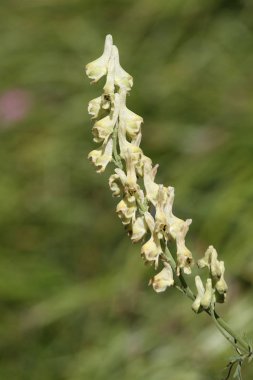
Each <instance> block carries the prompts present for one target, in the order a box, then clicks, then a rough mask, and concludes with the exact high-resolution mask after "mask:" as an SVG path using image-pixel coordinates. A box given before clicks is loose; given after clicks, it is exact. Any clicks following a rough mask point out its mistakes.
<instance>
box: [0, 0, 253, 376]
mask: <svg viewBox="0 0 253 380" xmlns="http://www.w3.org/2000/svg"><path fill="white" fill-rule="evenodd" d="M0 18H1V24H0V36H1V37H0V41H1V43H0V71H1V87H0V173H1V174H0V198H1V206H0V307H1V310H0V351H1V352H0V379H1V380H13V379H15V380H83V379H85V380H86V379H87V380H88V379H94V380H102V379H103V380H104V379H110V380H116V379H119V378H120V379H122V380H123V379H124V380H129V379H140V380H142V379H143V380H144V379H145V380H164V379H171V380H214V379H220V376H221V369H222V368H223V367H224V365H225V363H226V360H227V358H228V356H229V355H231V354H232V350H231V349H230V347H229V346H228V344H227V343H226V342H225V341H224V340H223V338H222V337H221V336H220V335H219V333H218V332H216V329H215V327H214V326H213V325H212V323H211V321H209V319H208V317H207V316H205V315H199V316H196V315H194V314H193V312H191V310H190V303H189V301H188V300H187V299H184V297H182V296H181V295H180V294H179V293H177V292H176V291H175V290H173V289H170V290H168V291H167V292H165V293H163V294H159V295H158V294H155V293H154V292H153V290H152V289H151V288H150V287H147V283H148V280H149V278H150V276H151V275H152V273H153V272H152V269H151V268H149V267H145V266H144V265H143V262H142V260H141V258H140V254H139V251H140V246H139V245H135V246H133V245H132V244H131V242H130V241H129V239H128V238H127V237H126V235H125V232H124V230H123V228H122V226H121V223H120V221H119V220H118V219H117V216H116V214H115V213H114V210H115V204H116V202H115V200H114V199H112V197H111V194H110V191H109V189H108V185H107V181H108V175H109V173H110V169H109V170H108V171H107V172H106V173H105V174H103V175H98V174H96V173H95V171H94V168H93V167H92V166H91V165H90V163H89V162H88V161H87V159H86V157H87V154H88V152H89V151H91V150H92V149H94V143H93V142H92V137H91V125H92V124H91V122H90V120H89V118H88V115H87V103H88V101H89V100H90V99H92V98H94V97H96V96H99V94H100V93H101V86H102V84H101V85H100V84H99V85H97V86H90V85H89V81H88V79H87V78H86V77H85V75H84V65H85V64H86V63H88V62H90V61H92V60H93V59H95V58H97V57H98V56H99V55H101V52H102V49H103V42H104V37H105V35H106V34H107V33H111V34H112V35H113V37H114V41H115V43H116V45H117V46H118V47H119V50H120V54H121V63H122V66H123V67H124V68H125V69H126V70H127V71H128V72H129V73H131V74H132V75H133V77H134V87H133V89H132V92H131V96H130V97H129V98H128V106H129V108H130V109H132V110H133V111H135V112H136V113H138V114H140V115H142V116H143V117H144V121H145V123H144V126H143V142H142V148H143V149H144V151H145V153H146V154H147V155H149V156H150V157H152V159H153V161H154V162H155V163H156V162H158V163H159V164H160V169H159V174H158V180H159V182H160V183H165V184H167V185H173V186H175V188H176V201H175V213H176V215H177V216H179V217H181V218H188V217H190V218H192V219H193V224H192V226H191V229H190V232H189V233H188V242H187V243H188V246H189V247H190V248H191V250H192V251H193V252H194V254H195V257H196V258H198V257H200V256H201V255H202V254H203V252H204V251H205V249H206V248H207V246H208V245H209V244H213V245H214V246H215V247H216V248H217V250H218V252H219V253H220V257H221V258H222V260H224V261H225V263H226V278H227V282H228V283H229V295H228V303H227V304H226V305H221V306H220V307H219V310H220V311H221V313H222V315H223V316H224V317H225V319H226V320H227V321H229V322H230V323H231V325H232V326H233V327H234V328H235V329H237V330H238V331H239V332H241V333H243V332H244V331H245V332H248V334H249V335H251V336H253V324H252V319H253V318H252V315H253V296H252V294H253V293H252V284H253V260H252V257H253V255H252V254H253V252H252V251H253V234H252V230H253V165H252V162H253V72H252V67H253V3H252V1H250V0H241V1H239V0H230V1H228V0H223V1H215V0H206V1H200V0H199V1H197V0H187V1H184V0H155V1H154V0H135V1H134V0H131V1H126V0H125V1H124V0H122V1H116V0H114V1H113V0H106V1H96V0H92V1H89V0H34V1H28V0H22V1H20V0H1V6H0ZM244 373H245V379H251V378H252V376H253V366H251V368H250V366H249V367H247V368H245V371H244Z"/></svg>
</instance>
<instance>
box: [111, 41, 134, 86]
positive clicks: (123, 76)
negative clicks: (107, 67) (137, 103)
mask: <svg viewBox="0 0 253 380" xmlns="http://www.w3.org/2000/svg"><path fill="white" fill-rule="evenodd" d="M114 56H115V84H116V85H117V86H118V87H120V88H123V89H126V91H130V90H131V87H132V86H133V77H132V76H131V75H130V74H128V73H127V72H126V71H125V70H124V69H123V68H122V67H121V66H120V62H119V51H118V48H117V47H116V46H114Z"/></svg>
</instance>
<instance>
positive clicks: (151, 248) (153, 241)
mask: <svg viewBox="0 0 253 380" xmlns="http://www.w3.org/2000/svg"><path fill="white" fill-rule="evenodd" d="M144 218H145V221H146V223H147V225H148V228H149V230H150V233H151V236H150V238H149V240H148V241H147V242H146V243H145V244H143V246H142V247H141V254H142V256H143V257H144V259H145V260H146V261H151V262H154V264H155V268H157V266H158V262H159V256H160V255H161V253H162V248H161V242H160V239H159V238H158V236H157V234H156V233H155V221H154V218H153V217H152V215H151V214H150V213H149V212H145V213H144Z"/></svg>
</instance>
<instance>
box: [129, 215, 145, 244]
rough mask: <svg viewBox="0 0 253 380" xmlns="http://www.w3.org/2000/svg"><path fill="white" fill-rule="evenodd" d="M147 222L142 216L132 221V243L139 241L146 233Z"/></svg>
mask: <svg viewBox="0 0 253 380" xmlns="http://www.w3.org/2000/svg"><path fill="white" fill-rule="evenodd" d="M147 229H148V226H147V223H146V221H145V218H144V216H138V218H137V219H136V220H135V221H134V223H133V228H132V236H131V240H132V242H133V243H137V242H138V241H140V240H141V239H142V238H143V237H144V236H145V235H146V233H147Z"/></svg>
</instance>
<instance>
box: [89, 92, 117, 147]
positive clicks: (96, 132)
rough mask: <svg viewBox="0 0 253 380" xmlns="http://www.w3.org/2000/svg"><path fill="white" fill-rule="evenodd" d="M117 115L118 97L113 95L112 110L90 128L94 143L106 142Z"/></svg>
mask: <svg viewBox="0 0 253 380" xmlns="http://www.w3.org/2000/svg"><path fill="white" fill-rule="evenodd" d="M118 115H119V95H118V94H115V101H114V108H113V111H111V112H110V114H109V115H108V116H105V117H104V118H103V119H100V120H98V121H97V122H96V123H95V125H94V126H93V128H92V133H93V136H94V141H95V142H102V141H104V140H107V139H108V138H109V136H110V135H111V134H112V132H113V128H114V127H115V124H116V122H117V119H118Z"/></svg>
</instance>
